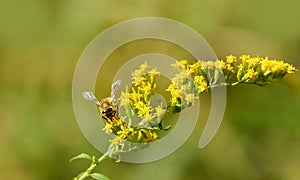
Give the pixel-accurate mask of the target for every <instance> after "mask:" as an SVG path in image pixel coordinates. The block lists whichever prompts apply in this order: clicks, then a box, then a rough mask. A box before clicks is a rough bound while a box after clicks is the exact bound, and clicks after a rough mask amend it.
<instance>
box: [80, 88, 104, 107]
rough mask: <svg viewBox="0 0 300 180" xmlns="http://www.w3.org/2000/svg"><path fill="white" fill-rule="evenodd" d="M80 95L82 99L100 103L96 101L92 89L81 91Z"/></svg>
mask: <svg viewBox="0 0 300 180" xmlns="http://www.w3.org/2000/svg"><path fill="white" fill-rule="evenodd" d="M82 96H83V98H84V99H86V100H88V101H91V102H93V103H95V104H97V105H100V102H99V101H98V99H97V98H96V96H95V95H94V93H93V92H92V91H85V92H83V93H82Z"/></svg>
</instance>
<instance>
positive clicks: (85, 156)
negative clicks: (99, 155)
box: [70, 153, 92, 162]
mask: <svg viewBox="0 0 300 180" xmlns="http://www.w3.org/2000/svg"><path fill="white" fill-rule="evenodd" d="M75 159H88V160H92V157H91V156H90V155H88V154H86V153H81V154H79V155H77V156H75V157H73V158H72V159H70V162H72V161H73V160H75Z"/></svg>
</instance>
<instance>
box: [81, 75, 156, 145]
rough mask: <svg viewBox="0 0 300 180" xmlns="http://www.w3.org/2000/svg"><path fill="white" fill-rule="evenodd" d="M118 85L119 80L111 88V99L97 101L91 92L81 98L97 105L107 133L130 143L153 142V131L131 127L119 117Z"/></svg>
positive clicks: (85, 93)
mask: <svg viewBox="0 0 300 180" xmlns="http://www.w3.org/2000/svg"><path fill="white" fill-rule="evenodd" d="M120 85H121V80H117V81H116V82H114V83H113V84H112V86H111V97H106V98H103V99H102V100H101V101H98V99H97V98H96V96H95V95H94V93H93V92H91V91H85V92H83V93H82V96H83V97H84V98H85V99H86V100H88V101H91V102H93V103H94V104H96V105H97V108H98V110H99V113H100V115H101V117H102V118H103V119H104V120H105V123H106V126H107V127H108V128H109V131H108V132H112V133H113V134H115V135H116V136H118V137H119V138H121V139H124V140H129V141H131V142H140V143H148V142H153V141H155V140H156V139H157V138H158V135H157V133H156V132H154V130H151V129H147V128H142V127H131V126H129V125H128V124H127V123H126V122H125V121H124V119H122V118H120V117H119V115H118V105H117V101H116V92H117V91H118V90H119V88H120Z"/></svg>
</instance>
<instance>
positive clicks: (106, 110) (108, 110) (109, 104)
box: [82, 79, 122, 124]
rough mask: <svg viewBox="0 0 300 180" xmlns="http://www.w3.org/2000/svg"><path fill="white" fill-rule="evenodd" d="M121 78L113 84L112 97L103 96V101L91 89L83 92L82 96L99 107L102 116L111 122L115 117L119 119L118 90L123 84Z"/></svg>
mask: <svg viewBox="0 0 300 180" xmlns="http://www.w3.org/2000/svg"><path fill="white" fill-rule="evenodd" d="M121 82H122V81H121V80H120V79H119V80H117V81H115V82H114V83H113V84H112V86H111V97H106V98H103V99H102V100H101V101H98V99H97V98H96V96H95V95H94V93H93V92H91V91H85V92H83V93H82V96H83V97H84V98H85V99H86V100H88V101H91V102H93V103H95V104H96V105H97V107H98V110H99V112H100V114H101V117H102V118H103V119H104V120H105V121H106V122H107V123H109V124H111V123H112V121H113V119H118V113H117V112H118V106H117V103H116V99H115V98H116V92H117V90H118V89H119V88H120V86H121Z"/></svg>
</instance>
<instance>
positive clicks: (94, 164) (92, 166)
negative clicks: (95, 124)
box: [75, 153, 108, 180]
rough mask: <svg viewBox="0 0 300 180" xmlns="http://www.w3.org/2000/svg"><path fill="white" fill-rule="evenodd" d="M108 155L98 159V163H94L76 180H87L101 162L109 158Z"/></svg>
mask: <svg viewBox="0 0 300 180" xmlns="http://www.w3.org/2000/svg"><path fill="white" fill-rule="evenodd" d="M107 156H108V154H107V153H105V154H103V155H102V156H101V157H100V158H98V160H97V161H95V162H94V161H93V162H92V163H91V165H90V167H89V168H87V170H86V171H85V172H84V173H83V174H82V175H81V176H80V177H79V178H78V179H77V178H75V180H83V179H86V178H87V177H89V176H90V175H91V173H92V171H93V170H94V168H95V167H96V166H97V165H98V164H99V163H100V162H101V161H103V160H104V159H105V158H107Z"/></svg>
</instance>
